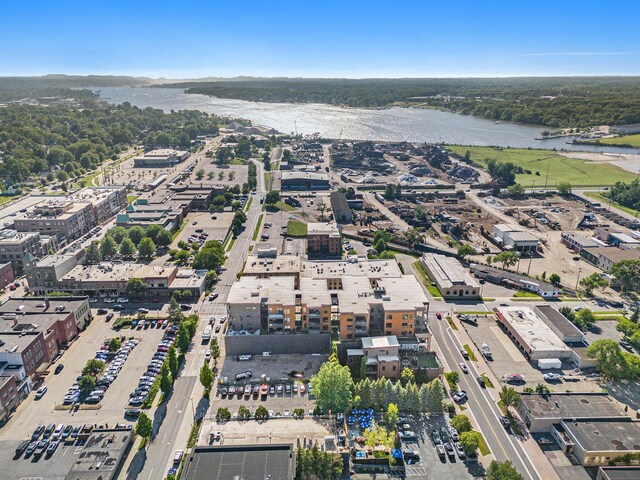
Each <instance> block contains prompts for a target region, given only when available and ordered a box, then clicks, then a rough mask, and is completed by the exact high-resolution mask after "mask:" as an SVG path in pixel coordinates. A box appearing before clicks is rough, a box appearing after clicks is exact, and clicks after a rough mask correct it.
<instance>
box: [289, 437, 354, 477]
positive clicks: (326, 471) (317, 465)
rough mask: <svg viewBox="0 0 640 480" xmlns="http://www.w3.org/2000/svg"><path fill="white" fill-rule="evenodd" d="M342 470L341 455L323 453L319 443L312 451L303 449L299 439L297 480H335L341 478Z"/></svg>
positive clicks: (315, 444) (314, 445) (297, 447)
mask: <svg viewBox="0 0 640 480" xmlns="http://www.w3.org/2000/svg"><path fill="white" fill-rule="evenodd" d="M342 468H343V461H342V457H341V456H340V455H337V454H334V453H327V452H323V451H322V450H320V449H319V448H318V444H317V442H316V443H314V444H313V447H312V448H310V449H306V448H303V447H302V446H301V444H300V440H299V439H298V443H297V446H296V474H295V480H335V479H336V478H340V475H341V474H342Z"/></svg>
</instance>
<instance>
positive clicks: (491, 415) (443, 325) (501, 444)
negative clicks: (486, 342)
mask: <svg viewBox="0 0 640 480" xmlns="http://www.w3.org/2000/svg"><path fill="white" fill-rule="evenodd" d="M429 323H430V330H431V332H432V333H433V336H434V339H435V341H436V343H437V344H438V345H439V346H440V350H441V351H442V354H443V356H444V361H445V362H446V363H447V364H448V365H449V367H450V368H449V369H448V370H455V371H458V372H459V370H460V368H459V366H458V364H459V363H461V362H465V363H466V364H467V366H468V367H469V374H467V375H465V374H464V373H462V372H459V373H460V381H459V382H458V385H459V388H461V389H462V390H465V391H466V392H467V395H468V397H469V399H468V401H467V402H466V406H467V407H468V408H469V410H470V411H471V412H472V413H473V416H474V417H475V420H476V422H477V424H478V426H479V427H480V429H481V431H482V434H483V435H484V438H485V440H486V441H487V444H488V445H489V448H490V449H491V453H493V456H494V457H495V458H496V460H500V461H505V460H511V462H512V463H513V465H514V466H515V468H516V469H517V470H518V472H520V473H521V474H522V475H523V476H524V477H525V478H527V479H532V480H537V479H539V478H540V476H539V475H538V474H537V473H536V470H535V468H534V467H533V465H532V463H531V462H530V461H529V459H528V457H527V456H526V455H525V453H524V451H523V449H522V447H521V446H520V445H519V444H518V440H516V439H515V438H514V437H513V436H512V435H510V434H508V433H507V432H506V431H505V429H504V428H503V427H502V425H501V424H500V421H499V416H500V415H502V413H501V412H500V410H499V409H498V406H497V405H496V404H495V403H494V402H493V399H492V398H491V397H490V395H489V393H488V392H487V390H486V389H483V388H481V387H480V385H479V384H478V382H477V381H476V377H477V376H478V375H479V374H480V373H481V372H479V371H478V369H477V368H476V366H475V365H474V363H473V362H472V361H468V360H465V359H464V358H463V357H462V355H461V354H460V348H462V345H460V344H459V343H458V341H457V340H456V339H455V338H454V336H453V335H452V334H451V332H450V327H449V324H448V323H447V321H446V320H444V319H443V320H438V319H436V318H435V316H434V317H433V318H431V319H430V322H429Z"/></svg>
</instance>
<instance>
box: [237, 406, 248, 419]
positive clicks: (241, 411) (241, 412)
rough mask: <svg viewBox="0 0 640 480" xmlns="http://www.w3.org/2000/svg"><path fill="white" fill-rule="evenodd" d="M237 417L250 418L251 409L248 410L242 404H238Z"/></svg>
mask: <svg viewBox="0 0 640 480" xmlns="http://www.w3.org/2000/svg"><path fill="white" fill-rule="evenodd" d="M238 418H239V419H240V420H247V419H249V418H251V410H249V409H248V408H247V407H245V406H244V405H240V406H239V407H238Z"/></svg>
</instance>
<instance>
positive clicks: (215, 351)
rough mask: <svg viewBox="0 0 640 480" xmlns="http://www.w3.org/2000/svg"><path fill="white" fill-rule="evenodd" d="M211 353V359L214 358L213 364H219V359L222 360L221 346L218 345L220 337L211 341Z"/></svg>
mask: <svg viewBox="0 0 640 480" xmlns="http://www.w3.org/2000/svg"><path fill="white" fill-rule="evenodd" d="M209 351H210V352H211V358H213V363H214V364H217V363H218V358H220V344H219V343H218V337H213V338H212V339H211V344H210V345H209Z"/></svg>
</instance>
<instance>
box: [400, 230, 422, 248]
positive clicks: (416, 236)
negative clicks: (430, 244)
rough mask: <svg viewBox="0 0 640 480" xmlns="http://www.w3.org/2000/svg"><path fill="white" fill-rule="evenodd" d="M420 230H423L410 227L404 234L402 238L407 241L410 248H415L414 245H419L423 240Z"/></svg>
mask: <svg viewBox="0 0 640 480" xmlns="http://www.w3.org/2000/svg"><path fill="white" fill-rule="evenodd" d="M422 230H423V228H422V227H417V228H413V227H412V228H410V229H409V230H407V231H406V232H405V233H404V238H406V239H407V242H409V243H410V244H411V246H412V247H414V248H415V247H416V245H419V244H420V243H422V241H423V239H424V234H423V233H422Z"/></svg>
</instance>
